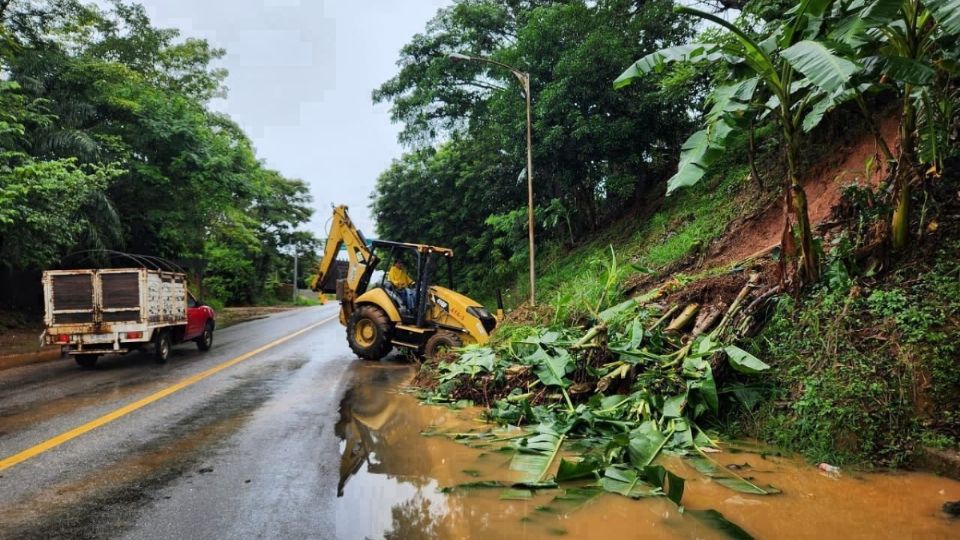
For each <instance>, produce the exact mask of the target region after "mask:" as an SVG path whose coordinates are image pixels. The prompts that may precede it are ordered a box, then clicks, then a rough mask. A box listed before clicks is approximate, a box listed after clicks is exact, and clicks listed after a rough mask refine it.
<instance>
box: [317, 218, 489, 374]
mask: <svg viewBox="0 0 960 540" xmlns="http://www.w3.org/2000/svg"><path fill="white" fill-rule="evenodd" d="M344 250H345V252H346V253H345V255H346V257H345V259H344V258H341V257H339V255H340V253H341V251H344ZM381 262H382V263H384V265H383V266H381V265H380V263H381ZM444 262H445V263H446V270H447V272H446V274H447V279H448V280H449V288H448V287H442V286H440V285H438V284H436V283H435V281H436V280H437V277H438V275H439V274H440V273H441V272H439V271H438V270H440V269H439V267H440V266H441V263H444ZM406 268H410V269H412V270H414V271H415V273H414V276H415V277H412V276H409V275H407V274H406V271H405V269H406ZM387 269H389V271H386V270H387ZM378 270H379V273H378ZM310 287H311V288H312V289H313V290H314V291H317V292H320V293H321V294H322V293H336V295H337V300H339V301H340V323H341V324H343V325H344V326H346V327H347V342H348V343H349V344H350V348H351V349H353V352H355V353H356V354H357V356H359V357H360V358H365V359H367V360H379V359H381V358H383V357H384V356H386V355H387V354H389V353H390V351H391V350H393V348H394V347H399V348H402V349H409V350H411V351H412V352H413V353H414V354H417V355H422V356H425V357H428V358H432V357H433V356H434V355H436V354H437V353H438V352H440V351H442V350H445V349H452V348H456V347H461V346H463V345H468V344H471V343H477V344H484V343H486V342H487V341H488V340H489V339H490V333H491V332H493V329H494V328H496V326H497V322H498V320H500V319H502V317H503V307H502V302H501V301H500V300H499V293H498V302H499V303H500V304H501V306H500V308H499V309H498V311H497V315H496V316H494V315H493V314H492V313H490V311H488V310H487V309H486V308H485V307H483V306H482V305H481V304H480V303H479V302H477V301H475V300H471V299H470V298H468V297H466V296H465V295H462V294H460V293H458V292H456V291H454V290H453V251H452V250H450V249H447V248H442V247H437V246H428V245H423V244H407V243H402V242H388V241H383V240H374V241H372V242H370V243H369V244H368V243H367V241H366V240H365V239H364V237H363V235H362V234H361V233H360V231H359V230H357V228H356V227H355V226H354V225H353V222H352V221H350V216H349V215H347V207H346V206H342V205H341V206H337V207H336V208H334V209H333V220H332V223H331V225H330V234H329V236H328V237H327V243H326V247H325V248H324V252H323V259H322V260H321V261H320V265H319V267H318V269H317V274H316V276H315V277H314V279H313V282H312V283H311V284H310Z"/></svg>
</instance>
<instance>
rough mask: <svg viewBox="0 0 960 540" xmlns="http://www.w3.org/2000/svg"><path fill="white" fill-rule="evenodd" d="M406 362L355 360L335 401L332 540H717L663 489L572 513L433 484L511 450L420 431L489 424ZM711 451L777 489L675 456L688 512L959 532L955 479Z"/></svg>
mask: <svg viewBox="0 0 960 540" xmlns="http://www.w3.org/2000/svg"><path fill="white" fill-rule="evenodd" d="M412 375H413V371H412V368H409V367H407V366H403V365H392V364H384V363H381V364H362V365H358V366H357V368H356V369H355V370H354V373H353V376H354V384H353V387H352V389H351V390H349V391H348V392H347V394H346V395H345V397H344V399H343V402H342V404H341V411H340V412H341V419H340V422H339V423H338V424H337V426H336V431H337V435H338V436H339V437H340V453H341V463H340V485H339V486H338V499H337V505H336V525H337V536H338V537H341V538H370V539H374V538H387V539H419V538H440V539H448V538H449V539H462V538H496V539H498V540H508V539H534V538H556V537H558V536H566V537H570V538H597V539H604V540H610V539H613V538H704V539H708V538H726V536H724V535H723V534H722V533H720V532H718V531H717V530H716V529H713V528H711V527H709V526H707V525H705V524H704V523H702V522H700V521H698V520H696V519H694V518H693V517H691V515H690V513H689V512H688V513H687V514H681V513H680V512H678V510H677V508H676V507H675V506H674V505H673V504H672V503H670V502H669V501H668V500H666V498H663V497H658V498H652V499H641V500H639V501H634V500H630V499H626V498H623V497H620V496H617V495H601V496H600V497H599V498H597V499H595V500H594V501H592V502H591V503H588V504H587V505H586V506H583V507H581V508H578V509H575V510H572V511H552V512H548V511H544V507H546V506H548V505H550V504H551V501H552V500H553V498H554V497H555V496H556V495H557V494H559V493H560V492H559V491H557V490H547V491H543V492H539V493H538V494H536V495H535V496H534V497H533V498H532V499H530V500H522V501H512V500H511V501H508V500H501V499H500V495H501V492H502V490H500V489H474V490H454V491H452V492H449V493H445V492H443V491H442V488H444V487H449V486H456V485H460V484H464V483H468V482H475V481H478V480H500V481H505V482H506V481H510V480H511V479H512V477H511V471H510V470H509V469H508V467H507V465H508V462H509V460H510V456H509V455H508V454H505V453H499V452H493V451H490V450H489V449H484V448H472V447H470V446H467V445H464V444H460V443H458V442H455V441H453V440H451V439H449V438H447V437H438V436H434V437H425V436H423V435H421V432H422V431H424V430H427V429H431V430H432V429H439V430H444V431H455V432H461V431H468V430H471V429H473V430H477V429H488V428H489V427H490V426H488V425H484V424H482V423H480V422H479V421H478V419H477V417H478V414H479V411H478V410H476V409H465V410H459V411H457V410H451V409H448V408H444V407H435V406H428V405H423V404H421V403H420V402H418V401H417V400H416V399H415V398H414V397H412V396H410V395H407V394H405V393H403V392H402V391H400V389H401V388H402V386H403V385H404V384H405V383H406V382H408V381H409V380H410V378H411V377H412ZM716 459H717V460H718V461H720V462H722V463H724V464H735V465H739V466H741V467H745V468H746V469H745V470H749V471H750V476H752V477H754V478H755V479H756V480H757V483H758V484H760V485H766V484H770V485H774V486H776V487H777V488H779V489H780V490H782V491H783V493H782V494H779V495H770V496H754V495H745V494H741V493H737V492H734V491H731V490H729V489H727V488H724V487H722V486H720V485H718V484H716V483H715V482H712V481H710V480H709V479H707V478H705V477H703V476H701V475H699V474H698V473H697V472H695V471H694V470H692V469H691V468H689V467H688V466H687V465H685V464H684V462H683V461H682V460H679V459H669V458H668V459H665V460H664V461H663V465H664V466H666V467H667V468H669V469H671V470H672V471H674V472H676V473H678V474H680V476H682V477H684V478H685V479H686V490H685V493H684V499H683V503H684V506H685V508H687V509H689V510H707V509H713V510H717V511H719V512H720V513H722V514H723V515H724V516H725V517H726V518H727V519H728V520H730V521H732V522H734V523H736V524H737V525H739V526H740V527H742V528H743V529H744V530H746V531H747V532H748V533H749V534H751V535H752V536H754V537H755V538H761V539H762V538H811V539H814V538H815V539H818V540H820V539H824V538H871V539H872V538H960V520H957V519H952V520H951V519H949V518H947V517H946V516H945V515H943V514H942V513H941V511H940V509H941V507H942V505H943V503H944V502H945V501H953V500H960V482H956V481H953V480H949V479H945V478H941V477H937V476H933V475H930V474H924V473H907V472H897V473H857V472H848V471H843V472H842V473H841V474H840V476H839V477H831V476H828V475H825V474H823V473H821V472H820V471H818V470H817V469H816V468H815V467H813V466H811V465H809V464H807V463H805V462H804V461H803V460H801V459H797V458H791V457H773V456H769V455H766V456H765V455H761V454H757V453H744V452H739V453H722V454H717V455H716Z"/></svg>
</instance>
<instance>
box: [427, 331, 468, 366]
mask: <svg viewBox="0 0 960 540" xmlns="http://www.w3.org/2000/svg"><path fill="white" fill-rule="evenodd" d="M460 347H463V340H461V339H460V336H458V335H456V334H454V333H453V332H449V331H447V330H441V331H439V332H437V333H436V334H434V335H432V336H430V339H428V340H427V343H426V345H424V346H423V357H424V358H426V359H427V360H433V359H434V357H436V356H437V355H438V354H443V353H444V352H446V351H449V350H451V349H458V348H460Z"/></svg>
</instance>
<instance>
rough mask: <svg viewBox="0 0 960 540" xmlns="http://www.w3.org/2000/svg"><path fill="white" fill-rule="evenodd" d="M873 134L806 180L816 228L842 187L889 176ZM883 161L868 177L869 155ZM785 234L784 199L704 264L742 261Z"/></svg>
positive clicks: (890, 122) (892, 124)
mask: <svg viewBox="0 0 960 540" xmlns="http://www.w3.org/2000/svg"><path fill="white" fill-rule="evenodd" d="M897 120H898V119H897V118H889V119H887V120H885V121H884V122H883V123H882V124H881V126H880V131H881V133H882V134H883V136H884V138H885V139H886V140H887V141H892V143H893V144H896V143H897V141H898V139H899V138H898V136H897V135H898V134H897V128H898V125H899V124H898V121H897ZM880 156H881V154H880V150H879V149H878V148H877V144H876V140H875V139H874V137H873V135H871V134H869V133H866V134H864V135H863V136H862V137H861V138H860V140H859V141H857V142H856V143H855V144H853V145H851V146H848V147H846V148H842V149H840V150H839V151H837V152H836V153H834V154H832V155H831V156H829V157H828V158H827V159H824V160H823V161H821V162H820V163H819V164H818V165H817V166H816V167H814V168H813V172H812V173H811V174H810V175H809V176H808V177H807V178H805V179H804V180H803V189H804V191H806V194H807V210H808V213H809V215H810V223H811V224H812V225H813V227H814V228H816V226H817V225H818V224H820V223H821V222H822V221H824V220H826V219H827V218H828V217H829V216H830V213H831V211H832V210H833V208H834V206H836V205H837V204H838V203H839V202H840V196H841V194H842V191H843V188H844V187H845V186H848V185H851V184H859V185H864V184H865V183H870V184H871V185H877V184H878V183H879V182H880V180H881V179H882V178H884V176H885V175H886V172H887V171H886V168H887V167H886V164H885V161H884V160H883V159H882V157H880ZM871 157H872V158H874V162H875V163H878V164H880V167H879V170H878V169H877V168H876V167H875V168H874V169H873V171H872V173H873V174H872V176H871V177H870V178H867V179H865V178H864V177H865V176H866V171H865V168H866V165H865V164H866V162H867V160H868V159H870V158H871ZM782 234H783V202H782V200H778V201H776V202H775V203H774V204H772V205H770V206H769V207H767V208H766V209H765V210H764V211H762V212H760V213H758V214H754V215H753V216H750V217H748V218H746V219H744V220H743V221H742V222H741V223H739V224H737V225H735V226H734V227H733V228H732V230H731V231H730V232H729V233H728V234H726V235H724V237H723V238H722V239H721V240H720V241H719V243H718V244H716V245H714V246H713V247H712V248H711V250H710V253H709V255H708V257H707V259H706V261H705V262H704V266H707V267H713V266H721V265H724V264H729V263H733V262H737V261H741V260H743V259H745V258H747V257H749V256H750V255H753V254H755V253H757V252H759V251H762V250H764V249H767V248H771V247H773V246H776V245H777V244H779V243H780V238H781V235H782Z"/></svg>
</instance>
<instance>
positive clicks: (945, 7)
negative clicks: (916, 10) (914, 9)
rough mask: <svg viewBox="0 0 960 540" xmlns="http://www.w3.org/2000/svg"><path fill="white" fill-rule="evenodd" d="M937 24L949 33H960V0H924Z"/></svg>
mask: <svg viewBox="0 0 960 540" xmlns="http://www.w3.org/2000/svg"><path fill="white" fill-rule="evenodd" d="M923 5H925V6H927V9H928V10H930V13H932V14H933V18H934V19H936V21H937V24H939V25H940V28H942V29H943V30H944V31H945V32H947V33H948V34H953V35H957V34H960V0H923Z"/></svg>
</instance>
